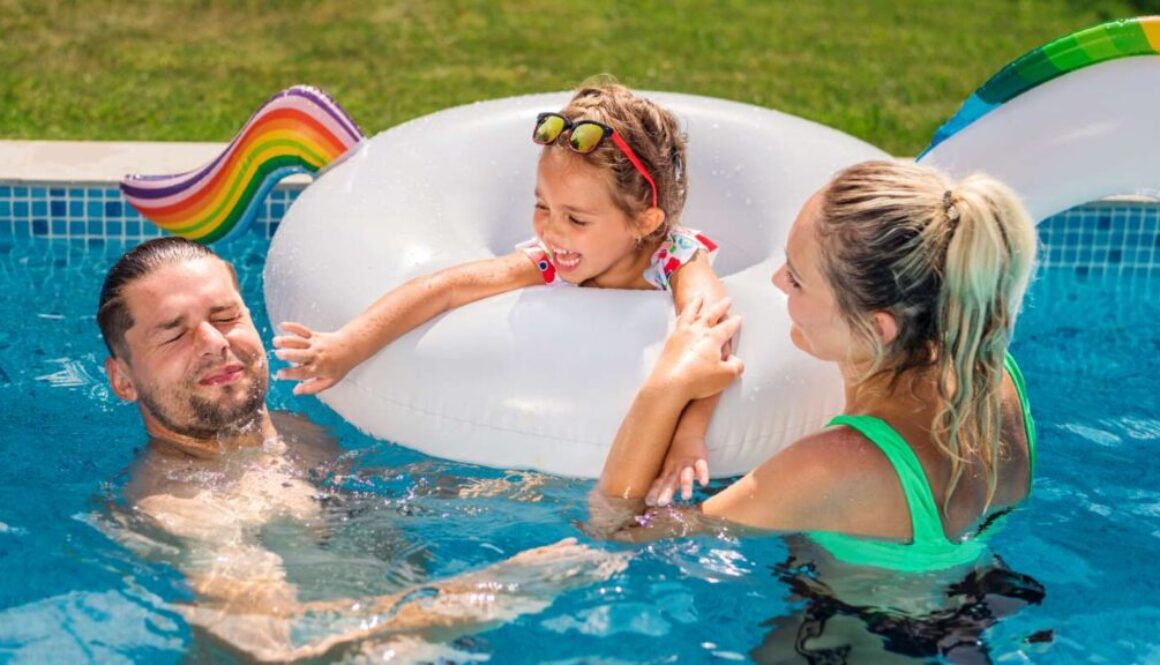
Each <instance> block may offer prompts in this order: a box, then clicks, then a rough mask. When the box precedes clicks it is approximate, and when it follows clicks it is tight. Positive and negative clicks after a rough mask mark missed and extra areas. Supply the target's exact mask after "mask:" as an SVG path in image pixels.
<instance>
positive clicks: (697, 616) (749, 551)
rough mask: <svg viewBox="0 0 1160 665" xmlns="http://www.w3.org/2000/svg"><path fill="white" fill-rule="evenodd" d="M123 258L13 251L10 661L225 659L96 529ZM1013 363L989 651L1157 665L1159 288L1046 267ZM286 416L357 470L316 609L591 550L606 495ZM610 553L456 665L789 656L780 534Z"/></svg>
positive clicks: (115, 437) (179, 596)
mask: <svg viewBox="0 0 1160 665" xmlns="http://www.w3.org/2000/svg"><path fill="white" fill-rule="evenodd" d="M124 249H125V245H124V244H122V243H119V242H99V241H97V242H94V241H87V242H86V241H84V240H45V239H41V238H15V239H12V238H0V313H2V314H0V319H2V321H3V326H2V328H0V399H2V403H3V410H4V413H3V416H2V418H0V460H3V463H2V464H0V662H19V663H47V662H67V663H83V662H100V663H110V662H157V663H170V662H183V659H188V660H190V661H193V662H217V661H220V660H222V659H227V660H228V656H227V655H226V654H223V653H221V652H220V651H215V650H214V649H213V648H212V647H207V646H205V645H203V644H199V643H196V642H195V640H194V638H193V635H192V633H191V631H190V629H189V627H188V626H187V625H186V624H185V623H184V621H183V620H182V619H181V617H180V616H179V615H178V613H177V612H175V611H174V610H173V608H172V606H171V603H172V602H174V601H183V600H189V599H190V598H191V594H190V592H189V590H188V588H187V587H186V586H185V585H184V583H183V581H182V578H181V576H180V574H178V573H177V572H176V571H175V570H174V569H173V568H172V567H170V566H169V565H167V564H164V563H160V562H157V561H154V560H150V559H146V558H142V557H141V556H138V555H137V554H134V553H133V552H131V551H130V550H129V549H127V548H126V547H124V546H122V545H120V544H118V543H117V542H115V541H114V540H112V539H110V537H108V536H107V535H106V533H105V532H104V531H103V530H102V529H101V528H100V527H101V524H102V523H103V516H104V515H106V514H107V509H106V507H105V504H106V503H107V502H108V501H116V500H117V498H118V496H119V490H120V487H121V484H123V482H124V476H123V475H122V470H123V469H124V468H125V467H126V466H127V465H128V464H129V462H130V461H131V460H132V459H133V456H134V451H135V449H137V448H138V447H139V446H140V445H141V444H142V443H143V442H144V439H143V436H142V432H141V429H140V423H139V418H138V416H137V413H136V410H135V408H133V407H130V406H127V405H124V404H121V403H120V402H119V401H118V400H117V399H116V398H115V397H114V396H112V395H111V394H110V392H109V391H108V389H107V387H106V384H105V379H104V372H103V369H102V366H101V363H102V360H103V357H104V349H103V346H102V344H101V342H100V339H99V336H98V333H97V330H96V325H95V321H94V314H93V312H94V308H95V303H96V297H97V290H98V288H99V284H100V280H101V279H102V277H103V274H104V271H105V270H106V269H107V267H108V266H109V265H110V264H111V262H112V261H113V260H114V259H115V258H116V256H118V255H119V254H120V253H121V252H122V251H123V250H124ZM264 251H265V245H264V241H261V240H259V239H257V238H255V239H253V240H252V241H251V240H245V241H242V242H241V243H240V244H234V245H231V246H228V247H226V248H224V251H223V253H224V254H225V256H226V258H228V259H231V260H233V261H234V262H235V264H236V265H237V266H238V268H239V271H240V274H241V277H242V280H243V286H244V290H245V295H246V299H247V301H248V302H250V303H251V304H252V305H253V306H255V310H256V313H257V315H258V319H259V326H260V330H261V332H262V334H263V337H264V339H266V340H267V341H268V340H269V338H270V329H269V325H268V322H267V321H266V317H265V313H264V311H262V310H261V306H260V303H261V302H262V299H261V288H260V283H259V282H260V273H261V267H262V262H263V257H264ZM1014 352H1015V354H1016V356H1017V357H1018V358H1019V361H1020V363H1021V365H1022V367H1023V369H1024V372H1025V373H1026V375H1027V377H1028V381H1029V384H1030V391H1031V397H1032V403H1033V408H1034V412H1035V416H1036V419H1037V421H1038V424H1039V428H1040V451H1041V453H1040V461H1039V475H1038V478H1037V481H1036V486H1035V490H1034V493H1033V496H1032V498H1031V499H1030V500H1029V501H1028V502H1027V503H1026V504H1025V505H1024V506H1023V507H1022V508H1020V509H1019V510H1018V511H1017V512H1016V513H1015V514H1014V515H1013V516H1012V517H1011V519H1009V520H1008V521H1007V524H1006V526H1005V528H1004V529H1003V530H1002V531H1001V532H1000V533H999V534H998V535H997V536H996V537H995V538H994V539H993V543H994V546H995V550H996V552H997V553H998V554H999V555H1000V556H1001V557H1002V558H1003V559H1004V560H1005V562H1006V564H1007V566H1008V567H1009V568H1010V569H1011V570H1013V571H1016V572H1017V573H1020V574H1022V575H1025V576H1029V577H1030V578H1031V579H1033V580H1034V581H1035V582H1037V584H1039V585H1042V587H1043V588H1044V589H1045V590H1046V595H1045V596H1044V597H1043V599H1042V602H1040V603H1039V604H1032V605H1029V606H1027V607H1024V608H1022V609H1020V610H1018V611H1017V612H1015V613H1014V614H1013V615H1012V616H1009V617H1007V618H1005V619H1003V620H1002V621H1000V622H999V623H998V624H997V625H995V626H993V627H992V628H990V629H989V630H988V631H987V632H986V634H985V639H986V642H987V645H988V648H989V650H990V655H991V659H992V660H993V661H994V662H999V663H1022V662H1028V661H1030V662H1051V663H1134V662H1160V632H1158V631H1157V630H1156V628H1155V627H1156V626H1157V625H1160V582H1158V581H1157V578H1156V576H1155V574H1154V564H1153V562H1154V561H1155V559H1154V558H1153V557H1154V556H1155V553H1156V552H1157V551H1160V488H1158V487H1157V481H1156V478H1160V461H1157V457H1158V456H1157V453H1158V452H1160V400H1158V399H1157V397H1156V394H1155V393H1156V390H1155V389H1156V386H1157V385H1158V382H1157V378H1156V377H1157V376H1160V278H1158V276H1157V275H1156V274H1155V273H1154V272H1152V273H1151V274H1149V273H1148V272H1144V273H1118V274H1112V273H1106V274H1090V273H1084V272H1083V271H1079V272H1077V271H1076V270H1074V269H1072V268H1050V267H1049V268H1045V269H1044V270H1042V271H1041V272H1040V275H1039V277H1038V279H1037V281H1036V282H1035V284H1034V286H1033V288H1032V291H1031V294H1030V296H1029V299H1028V302H1027V307H1026V311H1025V313H1024V315H1023V318H1022V319H1021V321H1020V323H1019V328H1018V331H1017V339H1016V342H1015V345H1014ZM271 404H272V405H273V406H274V407H275V408H278V409H288V410H292V411H298V412H303V413H305V414H307V415H308V416H309V417H310V418H311V419H313V420H314V421H316V422H318V423H321V424H323V425H324V426H326V427H328V428H331V429H332V430H333V432H334V433H335V434H336V436H337V438H338V440H339V441H340V444H341V447H342V449H343V450H344V451H346V452H344V454H343V460H342V461H343V463H344V464H347V465H349V466H350V468H351V469H352V470H351V471H350V472H349V475H348V476H347V477H346V478H345V479H343V480H341V481H340V482H339V483H338V485H339V487H338V488H336V489H337V490H338V491H340V493H341V495H342V500H341V501H339V502H338V504H337V505H336V506H335V507H334V508H328V511H329V512H328V519H329V520H330V522H331V528H332V535H331V537H330V538H329V540H328V541H327V542H326V543H325V545H318V544H307V545H304V546H303V547H302V548H300V555H299V556H296V557H290V558H288V560H287V568H288V571H289V574H290V577H291V579H292V580H294V581H295V582H296V583H297V584H298V585H299V586H300V588H301V589H302V594H303V596H304V597H305V598H308V599H309V598H325V597H333V596H353V595H360V594H369V593H383V592H388V591H392V590H395V589H398V588H401V587H402V586H404V585H406V584H408V583H411V582H415V581H418V580H422V579H428V578H436V577H444V576H447V575H453V574H456V573H459V572H462V571H465V570H470V569H473V568H478V567H481V566H484V565H486V564H489V563H494V562H496V561H499V560H501V559H503V558H505V557H506V556H509V555H511V554H514V553H516V552H519V551H521V550H523V549H525V548H528V547H533V546H537V545H542V544H545V543H549V542H552V541H555V540H558V539H560V538H563V537H567V536H578V537H580V538H581V539H582V540H586V539H585V537H584V535H583V533H582V532H581V531H580V530H579V529H578V527H577V526H576V522H578V521H580V520H583V519H584V517H585V514H586V504H585V496H586V493H587V491H588V489H589V488H590V486H591V485H590V483H588V482H582V481H575V480H567V479H559V478H551V477H544V476H539V475H536V474H529V473H517V472H503V471H496V470H491V469H482V468H477V467H470V466H464V465H457V464H453V463H448V462H443V461H441V460H436V459H432V458H429V457H425V456H423V455H420V454H417V453H414V452H411V451H409V450H407V449H405V448H401V447H398V446H394V445H390V444H386V443H381V442H377V441H374V440H371V439H368V438H367V437H365V436H363V435H361V434H359V433H358V432H357V431H355V430H353V429H352V428H350V427H349V426H347V425H345V424H344V423H343V422H342V421H341V420H340V419H338V418H337V417H336V416H335V415H334V414H333V413H331V412H330V411H329V410H328V409H326V408H325V407H324V406H322V405H321V404H319V403H318V402H317V401H315V400H313V399H299V398H294V397H293V396H291V395H290V394H289V390H288V386H286V385H282V384H275V385H274V387H273V391H272V395H271ZM464 495H467V498H464ZM268 537H269V538H270V539H272V540H277V539H278V538H279V537H281V536H280V534H278V533H271V534H268ZM285 538H292V536H291V535H285ZM588 542H591V541H588ZM596 546H597V547H600V548H605V549H608V550H615V551H626V552H631V553H633V558H632V560H631V562H630V564H629V566H628V568H627V569H626V570H625V571H624V572H622V573H620V574H618V575H616V576H615V577H613V578H612V579H611V580H610V581H609V582H607V583H604V584H599V585H593V586H589V587H584V588H581V589H577V590H574V591H570V592H567V593H565V594H564V595H563V596H562V597H560V598H559V599H558V600H557V601H556V602H555V603H554V604H553V605H551V606H550V607H549V608H548V609H546V610H545V611H543V612H541V613H538V614H532V615H527V616H523V617H521V618H519V619H518V620H516V621H514V622H513V623H510V624H508V625H504V626H502V627H499V628H497V629H495V630H492V631H490V632H484V633H480V634H478V635H475V636H472V637H468V638H462V639H460V640H457V641H456V642H455V643H454V644H453V645H452V647H453V648H454V649H455V650H456V655H455V656H453V657H452V660H455V661H469V660H473V659H487V658H489V659H490V661H491V662H496V663H532V662H554V663H581V662H618V663H621V662H623V663H637V662H640V663H644V662H650V663H651V662H678V661H679V662H708V661H717V660H726V661H728V660H750V659H752V658H755V657H760V656H762V654H764V655H766V656H768V655H769V654H770V653H771V651H769V650H767V651H754V650H755V648H757V647H758V646H759V645H761V644H762V643H763V642H767V641H768V642H771V643H772V642H773V641H776V638H774V637H770V636H769V634H770V632H771V630H772V625H773V624H774V623H775V622H777V621H779V620H782V619H785V618H786V617H790V616H793V615H794V614H795V613H799V612H801V610H802V603H801V602H800V601H798V600H795V599H792V598H789V594H788V589H789V587H788V586H787V583H786V581H784V580H783V579H780V578H779V575H777V574H775V573H776V571H775V570H774V567H775V566H776V565H777V564H780V563H782V562H783V561H784V560H785V559H786V557H787V554H788V552H789V550H788V548H787V545H786V542H785V541H784V540H783V539H782V538H779V537H775V536H769V537H760V538H747V539H744V540H735V539H729V538H711V537H701V538H693V539H686V540H680V541H664V542H658V543H654V544H651V545H644V546H626V545H617V544H609V543H600V542H597V543H596ZM782 653H784V652H782ZM787 662H804V661H787ZM827 662H828V661H827ZM852 662H856V661H852Z"/></svg>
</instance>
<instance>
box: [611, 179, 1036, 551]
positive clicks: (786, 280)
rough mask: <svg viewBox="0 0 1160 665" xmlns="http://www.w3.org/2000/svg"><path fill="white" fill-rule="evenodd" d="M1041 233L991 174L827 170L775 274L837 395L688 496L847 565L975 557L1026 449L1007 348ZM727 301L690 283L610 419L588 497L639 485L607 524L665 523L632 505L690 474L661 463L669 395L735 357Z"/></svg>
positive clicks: (1016, 480) (703, 393)
mask: <svg viewBox="0 0 1160 665" xmlns="http://www.w3.org/2000/svg"><path fill="white" fill-rule="evenodd" d="M1035 250H1036V235H1035V230H1034V225H1033V223H1032V222H1031V220H1030V219H1029V217H1028V215H1027V213H1026V212H1025V211H1024V210H1023V208H1022V206H1021V205H1020V203H1019V201H1018V200H1017V198H1016V197H1015V195H1014V194H1013V193H1012V192H1011V191H1010V190H1009V189H1008V188H1007V187H1005V186H1004V185H1002V184H1001V183H999V182H997V181H995V180H994V179H992V178H989V177H987V176H982V175H976V176H971V177H969V178H966V179H965V180H963V181H961V182H958V183H955V182H952V181H951V180H949V179H948V178H947V177H946V176H945V175H943V174H941V173H939V172H937V171H935V170H933V169H930V168H927V167H924V166H919V165H915V164H910V163H901V162H866V163H863V164H858V165H855V166H852V167H850V168H848V169H846V170H845V171H843V172H841V173H839V174H838V175H837V176H836V177H835V178H834V179H833V180H832V181H831V182H830V183H829V184H827V185H826V186H825V187H823V188H822V189H821V190H820V191H819V192H817V193H816V194H814V196H812V197H811V198H810V199H809V201H807V202H806V204H805V206H804V207H803V208H802V210H801V212H800V213H799V214H798V217H797V219H796V220H795V222H794V225H793V228H792V229H791V230H790V235H789V240H788V244H787V247H786V262H785V265H783V266H782V267H781V268H780V269H779V270H778V271H777V272H776V273H775V274H774V276H773V283H774V284H775V285H776V286H777V287H778V288H779V289H780V290H781V291H783V292H784V293H785V294H786V296H787V300H788V307H789V314H790V318H791V320H792V321H793V328H792V330H791V333H790V334H791V337H792V339H793V342H794V344H795V345H796V346H798V347H799V348H800V349H802V350H804V351H806V352H807V353H809V354H811V355H813V356H815V357H817V358H820V359H823V360H827V361H831V362H835V363H837V364H838V366H839V368H840V369H841V372H842V376H843V380H844V383H845V393H846V404H845V409H844V412H843V414H842V415H839V416H838V417H836V418H834V419H833V420H832V421H831V422H830V424H829V426H828V427H827V428H826V429H824V430H822V431H820V432H817V433H814V434H812V435H809V436H807V437H805V438H803V439H801V440H800V441H798V442H797V443H795V444H793V445H791V446H790V447H789V448H787V449H785V450H783V451H782V452H780V453H778V454H777V455H775V456H774V457H772V458H770V459H769V460H767V461H766V462H765V463H763V464H761V465H760V466H759V467H758V468H756V469H754V470H753V471H752V472H750V473H749V474H748V475H746V476H745V477H744V478H742V479H741V480H739V481H737V482H736V483H734V484H733V485H731V486H729V487H727V488H725V489H724V490H722V491H721V492H719V493H717V494H715V495H714V496H712V497H711V498H709V499H707V500H706V501H705V502H704V503H702V504H701V506H700V511H701V513H702V514H703V515H705V516H710V517H714V518H720V519H721V520H724V521H727V522H730V523H734V524H738V525H744V526H747V527H752V528H756V529H763V530H778V531H794V532H804V533H806V534H808V536H809V539H810V540H812V541H813V542H814V543H815V544H816V545H817V546H819V547H820V549H822V550H824V551H826V552H828V554H829V556H830V557H832V559H834V560H837V561H841V562H844V563H847V564H855V565H865V566H872V567H876V568H883V569H892V570H907V571H929V570H937V569H951V568H955V567H957V566H959V565H966V564H970V563H972V562H974V561H976V560H977V559H979V557H980V554H981V551H982V544H981V543H982V541H983V540H985V539H983V538H975V537H973V536H976V535H981V533H980V532H981V531H985V529H986V525H987V524H989V523H990V519H989V518H990V517H991V516H992V515H994V514H995V513H996V512H999V511H1002V510H1004V509H1006V508H1008V507H1010V506H1013V505H1014V504H1017V503H1019V502H1020V501H1022V500H1023V499H1024V498H1026V496H1027V494H1028V492H1029V490H1030V487H1031V478H1032V475H1033V471H1034V466H1035V463H1034V460H1035V434H1034V429H1033V425H1032V421H1031V417H1030V412H1029V411H1028V408H1027V399H1026V396H1025V394H1024V389H1023V381H1022V377H1021V375H1020V373H1019V370H1018V368H1017V367H1016V366H1015V363H1014V361H1013V360H1012V359H1011V357H1010V356H1009V355H1008V354H1007V346H1008V342H1009V340H1010V335H1011V330H1012V328H1013V326H1014V323H1015V317H1016V315H1017V313H1018V311H1019V306H1020V303H1021V301H1022V298H1023V294H1024V291H1025V289H1026V287H1027V283H1028V280H1029V277H1030V275H1031V271H1032V267H1033V265H1034V259H1035ZM727 308H728V301H722V302H719V303H715V304H712V305H703V304H702V303H700V302H698V301H694V303H692V304H691V305H690V306H689V307H688V308H686V309H685V310H684V311H682V313H681V315H680V317H679V319H678V325H677V328H676V330H675V331H674V332H673V333H672V335H671V336H670V338H669V340H668V341H667V343H666V345H665V348H664V350H663V352H662V355H661V358H660V359H659V360H658V362H657V363H656V368H655V370H654V371H653V373H652V374H651V375H650V377H649V378H648V379H647V380H646V382H645V384H644V386H643V387H642V388H641V389H640V391H639V393H638V394H637V397H636V399H635V401H634V402H633V405H632V408H631V410H630V412H629V413H628V415H627V416H626V417H625V420H624V422H623V424H622V425H621V429H620V431H619V432H618V434H617V437H616V440H615V441H614V443H613V446H612V449H611V450H610V452H609V455H608V459H607V461H606V463H605V467H604V471H603V475H602V477H601V479H600V482H599V485H598V490H599V493H598V494H596V495H595V498H597V499H599V498H600V497H606V498H623V499H632V500H636V501H635V502H630V504H631V507H632V510H630V511H627V512H625V511H623V510H620V511H619V512H618V511H613V513H609V512H607V511H605V512H603V513H602V514H597V515H596V517H597V523H598V524H601V525H603V527H605V528H611V529H615V530H616V532H617V534H618V535H619V536H623V537H633V536H640V537H647V536H648V535H649V534H650V533H657V532H658V531H659V532H667V531H668V529H666V528H658V527H661V524H660V523H663V522H665V521H667V520H666V519H665V515H666V513H665V512H658V511H653V512H651V513H649V514H647V515H646V518H638V517H637V513H638V512H639V509H640V507H641V504H642V503H644V502H643V500H644V499H646V498H648V499H651V500H652V501H651V502H652V503H666V502H667V499H668V498H670V497H671V496H672V493H673V490H674V489H675V488H676V487H677V486H678V485H679V484H680V483H681V482H682V480H683V481H686V482H687V480H688V479H687V478H685V479H680V478H677V477H675V476H674V475H672V474H668V475H664V476H662V477H660V478H658V473H659V471H660V469H661V466H662V462H663V460H664V459H665V455H666V450H667V448H668V444H669V441H670V440H671V438H672V432H673V430H674V428H675V427H676V423H677V421H678V419H679V417H680V414H681V412H682V410H684V409H685V407H686V405H687V404H688V403H689V402H691V401H693V400H696V399H703V398H705V397H708V396H710V395H714V394H716V393H717V392H718V391H720V390H722V389H724V388H725V386H727V385H728V384H729V383H730V382H731V381H732V380H733V379H734V378H735V377H736V376H737V375H738V374H740V373H741V370H742V365H741V362H740V360H738V359H737V358H735V357H733V356H732V355H730V354H728V353H727V352H726V353H724V354H723V353H722V345H723V344H724V343H725V342H726V340H728V339H730V337H731V336H732V335H733V334H734V332H736V330H737V329H738V327H739V325H740V321H739V319H738V318H737V317H729V318H726V317H725V314H726V311H727ZM654 481H655V482H654ZM650 486H651V491H650ZM602 503H606V504H608V505H615V504H619V503H620V502H617V501H606V502H602ZM667 514H669V515H671V514H672V513H667ZM610 519H611V520H612V522H611V523H610V522H609V521H608V520H610ZM681 522H682V525H683V527H682V528H688V526H689V524H690V522H691V523H693V524H694V526H695V524H696V523H697V520H683V519H682V520H681ZM980 525H982V526H980Z"/></svg>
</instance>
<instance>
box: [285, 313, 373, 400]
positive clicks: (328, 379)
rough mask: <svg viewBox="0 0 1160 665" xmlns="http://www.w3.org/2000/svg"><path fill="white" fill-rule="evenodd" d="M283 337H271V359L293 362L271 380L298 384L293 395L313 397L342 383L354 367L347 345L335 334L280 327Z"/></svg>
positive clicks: (293, 325) (299, 326)
mask: <svg viewBox="0 0 1160 665" xmlns="http://www.w3.org/2000/svg"><path fill="white" fill-rule="evenodd" d="M282 330H283V332H285V333H287V334H285V335H278V336H276V337H274V348H275V349H277V350H276V351H275V352H274V356H275V357H277V358H278V359H279V360H285V361H287V362H290V363H293V365H292V366H291V367H287V368H286V369H282V370H279V371H278V373H277V374H275V375H274V378H275V379H286V380H291V381H298V382H299V383H298V385H296V386H294V394H295V395H314V394H317V393H320V392H322V391H323V390H326V389H327V388H330V387H331V386H333V385H334V384H336V383H338V382H339V381H341V380H342V378H343V377H344V376H346V374H347V372H349V371H350V370H351V369H353V368H354V366H355V364H357V363H356V362H355V361H354V360H353V358H352V357H351V356H352V353H351V348H350V345H349V344H347V343H346V342H345V341H344V340H343V338H342V336H341V335H340V334H338V333H329V332H315V331H314V330H311V329H310V328H307V327H306V326H304V325H302V324H300V323H292V322H287V323H283V324H282Z"/></svg>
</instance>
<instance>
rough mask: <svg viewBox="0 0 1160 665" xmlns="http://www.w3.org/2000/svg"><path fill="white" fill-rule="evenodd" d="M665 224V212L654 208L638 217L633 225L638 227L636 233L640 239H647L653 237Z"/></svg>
mask: <svg viewBox="0 0 1160 665" xmlns="http://www.w3.org/2000/svg"><path fill="white" fill-rule="evenodd" d="M664 223H665V211H664V210H661V209H660V208H658V207H656V206H653V207H651V208H648V209H647V210H645V211H644V212H642V213H640V214H639V215H637V216H636V219H635V220H633V224H634V225H635V226H636V228H635V232H636V234H637V236H638V237H640V238H647V237H648V236H650V235H652V233H653V231H656V230H657V229H659V228H660V227H661V225H662V224H664Z"/></svg>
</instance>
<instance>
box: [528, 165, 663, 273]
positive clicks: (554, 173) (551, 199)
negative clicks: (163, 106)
mask: <svg viewBox="0 0 1160 665" xmlns="http://www.w3.org/2000/svg"><path fill="white" fill-rule="evenodd" d="M612 187H613V184H612V178H611V176H610V175H609V174H608V173H606V172H605V171H604V170H603V169H601V168H600V167H598V166H595V165H593V164H591V163H589V162H588V161H587V160H586V159H584V158H583V157H581V156H580V155H575V154H572V153H571V152H569V151H567V150H562V149H547V150H544V151H543V154H541V156H540V165H539V168H538V169H537V173H536V194H535V195H536V209H535V214H534V215H533V217H532V226H533V228H534V229H535V232H536V235H537V236H539V238H540V239H541V240H543V241H544V244H545V245H547V247H548V250H549V251H550V252H551V253H552V256H553V257H554V259H555V263H556V268H557V274H558V275H559V276H560V277H562V278H563V279H564V280H565V281H568V282H570V283H572V284H583V283H585V282H591V283H592V284H594V285H595V286H602V287H611V288H625V287H627V286H628V285H629V284H631V283H632V282H633V281H634V280H635V279H636V278H639V277H640V274H639V273H640V271H639V270H637V271H635V272H636V274H633V267H634V265H635V263H636V258H637V256H636V254H637V252H636V251H635V250H636V249H637V247H638V243H637V234H636V233H634V230H633V219H632V217H631V216H630V215H629V214H628V213H626V212H625V211H624V210H622V209H621V208H620V207H619V206H618V205H617V204H616V202H615V201H614V200H613V197H612V191H613V189H612Z"/></svg>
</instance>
